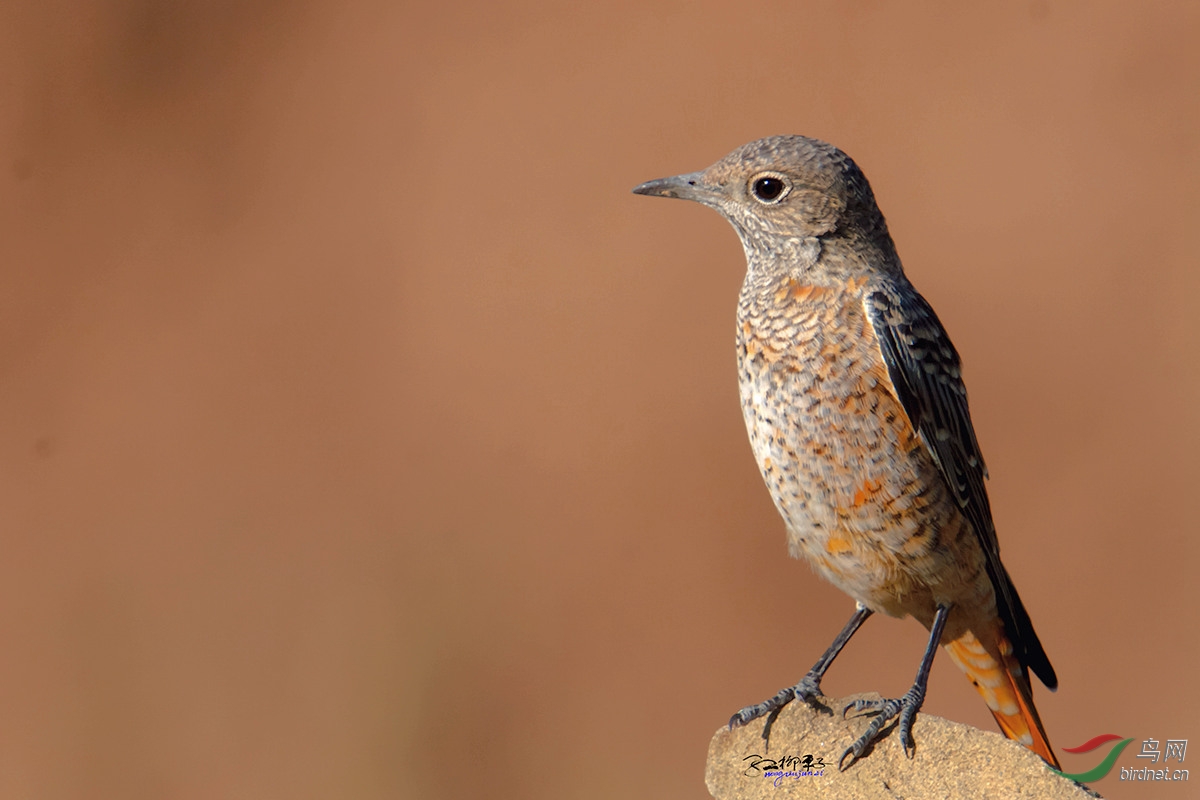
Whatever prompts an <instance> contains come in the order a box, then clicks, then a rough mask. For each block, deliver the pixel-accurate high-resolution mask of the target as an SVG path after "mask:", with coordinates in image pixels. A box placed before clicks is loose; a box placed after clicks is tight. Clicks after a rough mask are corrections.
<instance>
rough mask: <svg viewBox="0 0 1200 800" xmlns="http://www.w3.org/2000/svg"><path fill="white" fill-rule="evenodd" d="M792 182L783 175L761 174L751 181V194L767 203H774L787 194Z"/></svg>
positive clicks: (761, 201) (759, 200)
mask: <svg viewBox="0 0 1200 800" xmlns="http://www.w3.org/2000/svg"><path fill="white" fill-rule="evenodd" d="M789 188H791V186H790V182H789V181H788V180H787V179H785V178H784V177H783V176H782V175H759V176H758V177H757V178H754V179H753V180H751V181H750V194H752V195H753V196H754V199H755V200H757V201H758V202H760V203H765V204H766V205H773V204H775V203H778V202H780V201H781V200H783V198H784V197H786V196H787V193H788V189H789Z"/></svg>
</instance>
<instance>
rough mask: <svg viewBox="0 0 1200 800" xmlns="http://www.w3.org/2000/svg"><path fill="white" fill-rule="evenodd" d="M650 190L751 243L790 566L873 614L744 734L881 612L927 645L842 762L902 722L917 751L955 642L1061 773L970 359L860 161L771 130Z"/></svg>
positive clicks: (1051, 682)
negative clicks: (1003, 530) (905, 253)
mask: <svg viewBox="0 0 1200 800" xmlns="http://www.w3.org/2000/svg"><path fill="white" fill-rule="evenodd" d="M633 191H634V192H635V193H637V194H644V195H652V196H659V197H678V198H683V199H686V200H695V201H696V202H699V203H702V204H704V205H706V206H709V207H711V208H714V209H716V210H717V211H718V212H720V213H721V215H722V216H724V217H725V219H727V220H728V221H729V222H730V224H732V225H733V227H734V229H735V230H736V231H737V233H738V236H739V237H740V238H741V240H742V247H743V248H744V249H745V251H746V280H745V282H744V283H743V285H742V292H741V297H740V298H739V300H738V311H737V364H738V380H739V384H740V388H741V400H742V412H743V414H744V415H745V419H746V429H747V431H748V432H749V434H750V445H751V448H752V449H753V451H754V457H755V459H756V460H757V462H758V466H759V468H760V470H761V471H762V476H763V480H765V481H766V484H767V488H768V489H769V490H770V493H771V497H772V499H773V500H774V501H775V507H776V508H777V509H779V513H780V514H781V515H782V516H783V519H784V522H785V523H786V526H787V535H788V546H789V549H790V552H791V554H792V555H793V556H796V557H800V556H803V557H804V558H805V559H807V560H808V562H809V563H810V564H811V565H812V566H813V568H814V569H815V570H816V572H817V573H818V574H820V575H821V576H822V577H824V578H826V579H827V580H829V581H830V582H832V583H833V584H834V585H835V586H837V587H838V588H840V589H841V590H842V591H844V592H846V593H847V594H848V595H850V596H851V597H852V598H854V600H855V601H856V610H855V612H854V615H853V616H852V617H851V618H850V621H849V622H848V623H847V624H846V627H845V628H844V629H843V630H842V632H841V633H840V634H839V635H838V637H837V638H836V639H835V640H834V642H833V644H832V645H831V646H830V647H829V649H828V650H827V651H826V652H825V654H824V655H823V656H821V658H820V660H818V661H817V663H816V664H815V665H814V666H813V668H812V669H811V670H809V672H808V673H807V674H806V675H805V676H804V678H803V679H802V680H801V681H800V682H799V683H798V684H796V685H795V686H790V687H787V688H785V689H783V690H782V691H780V692H779V693H778V694H777V695H775V696H774V697H772V698H771V699H769V700H767V701H765V702H763V703H759V704H757V705H753V706H749V707H747V708H744V709H742V710H741V711H739V712H738V713H737V714H735V715H734V716H733V719H731V720H730V725H731V726H734V725H744V724H746V723H748V722H750V721H751V720H753V719H756V718H759V717H762V716H766V717H767V720H766V722H765V724H764V728H763V736H764V738H766V737H767V736H768V735H769V732H770V726H771V724H772V723H773V722H774V720H775V717H776V716H778V714H779V712H780V710H782V708H783V707H784V706H785V705H786V704H787V703H789V702H791V701H792V700H793V699H794V698H800V699H802V700H804V701H811V700H813V699H815V698H817V697H819V696H821V691H820V683H821V678H822V677H823V676H824V674H825V671H826V670H827V669H828V668H829V665H830V664H831V663H832V662H833V660H834V658H836V657H837V654H838V653H839V652H840V651H841V649H842V647H844V646H845V644H846V642H847V641H849V639H850V637H851V636H853V634H854V632H855V631H857V630H858V628H859V626H860V625H862V623H863V622H864V621H865V620H866V619H867V617H869V616H871V614H873V613H874V612H876V611H879V612H883V613H885V614H888V615H889V616H893V617H901V618H903V617H905V616H912V617H914V618H915V619H917V620H918V621H919V622H920V623H921V624H922V625H924V626H925V627H926V628H927V629H928V630H929V631H930V637H929V644H928V646H927V647H926V650H925V654H924V656H923V658H922V660H921V663H920V666H919V669H918V671H917V677H916V680H915V682H914V683H913V686H912V688H911V689H910V690H909V691H908V692H907V693H906V694H905V695H904V696H903V697H900V698H896V699H891V700H878V701H858V702H857V703H855V704H852V705H851V706H847V708H846V709H843V713H845V712H847V711H849V710H850V709H854V710H855V711H858V712H868V711H873V712H876V713H877V715H876V717H875V718H874V719H873V720H872V722H871V724H870V725H869V726H868V728H867V730H866V732H865V733H863V735H862V736H861V737H860V738H859V739H858V740H857V741H855V742H854V743H853V744H852V745H851V746H850V747H849V748H848V749H847V750H846V751H845V753H843V754H842V757H841V758H840V759H839V762H838V763H839V766H841V767H843V768H844V767H846V766H849V764H852V763H853V762H854V761H855V760H856V759H858V758H859V757H860V756H861V755H862V754H863V752H864V751H865V749H866V748H867V746H868V745H869V744H870V743H871V741H872V740H873V739H874V738H875V737H876V736H877V735H878V734H879V731H880V730H881V729H882V728H883V726H884V725H885V724H887V722H888V721H889V720H891V719H893V718H895V717H896V716H897V715H899V718H900V719H899V726H898V728H899V734H900V742H901V745H902V746H903V747H904V749H905V752H906V753H909V754H910V755H911V750H912V748H913V743H912V734H911V730H912V723H913V719H914V718H915V716H916V713H917V710H918V709H919V708H920V707H921V703H922V702H923V700H924V698H925V688H926V684H927V682H928V678H929V669H930V666H931V664H932V662H933V656H934V653H935V652H936V650H937V647H938V645H939V644H940V645H941V646H942V647H944V648H945V649H946V651H947V653H949V655H950V657H951V659H953V661H954V662H955V663H956V664H958V666H959V667H960V668H961V669H962V670H963V672H965V673H966V674H967V677H969V678H970V679H971V683H973V684H974V685H975V688H976V689H977V690H978V691H979V694H980V695H982V696H983V699H984V700H985V701H986V702H987V705H988V708H989V709H991V712H992V715H993V716H995V718H996V721H997V722H998V723H999V725H1000V729H1001V730H1002V731H1003V732H1004V735H1005V736H1007V737H1008V738H1010V739H1015V740H1016V741H1018V742H1020V743H1021V744H1023V745H1025V746H1026V747H1028V748H1029V749H1030V750H1032V751H1033V752H1035V753H1037V754H1038V755H1039V756H1041V757H1042V758H1043V759H1045V760H1046V762H1048V763H1049V764H1051V765H1052V766H1054V767H1057V766H1058V761H1057V760H1056V759H1055V757H1054V751H1053V750H1052V749H1051V747H1050V742H1049V740H1048V739H1047V737H1046V732H1045V730H1044V729H1043V727H1042V723H1041V720H1040V719H1039V718H1038V713H1037V709H1036V708H1035V707H1034V704H1033V695H1032V690H1031V687H1030V679H1029V675H1028V673H1027V670H1031V671H1032V672H1034V673H1035V674H1036V675H1037V676H1038V678H1040V679H1041V681H1042V683H1044V684H1045V685H1046V686H1047V687H1048V688H1050V689H1051V690H1053V689H1055V688H1056V687H1057V685H1058V679H1057V678H1056V677H1055V675H1054V668H1053V667H1052V666H1051V665H1050V661H1049V659H1048V658H1047V657H1046V652H1045V650H1043V649H1042V644H1041V642H1040V641H1038V637H1037V634H1036V633H1035V632H1034V630H1033V625H1032V623H1031V622H1030V620H1029V614H1028V613H1027V612H1026V611H1025V607H1024V605H1023V604H1022V603H1021V598H1020V597H1019V596H1018V595H1017V590H1016V588H1015V587H1014V586H1013V583H1012V579H1011V578H1009V576H1008V572H1007V570H1005V568H1004V564H1002V563H1001V561H1000V548H999V545H998V543H997V541H996V530H995V527H994V525H993V522H992V512H991V507H990V506H989V504H988V496H987V491H986V489H985V488H984V478H985V477H986V476H987V471H986V468H985V467H984V463H983V457H982V456H981V455H980V452H979V445H978V443H977V442H976V441H975V430H974V428H973V427H972V425H971V415H970V413H969V411H968V409H967V392H966V388H965V387H964V385H963V381H962V374H961V372H960V366H959V357H958V353H957V352H956V351H955V349H954V346H953V345H952V344H951V343H950V339H949V337H948V336H947V335H946V331H945V330H944V329H943V328H942V324H941V322H939V321H938V318H937V315H935V314H934V313H933V309H932V308H930V306H929V303H927V302H926V301H925V299H924V298H923V297H921V295H920V294H918V293H917V290H916V289H914V288H913V286H912V284H911V283H909V281H908V278H907V277H905V275H904V270H903V269H902V267H901V266H900V258H899V256H898V255H897V254H896V248H895V245H893V243H892V238H891V236H890V234H889V233H888V229H887V224H886V223H885V222H884V219H883V215H882V214H881V213H880V212H879V208H878V207H877V206H876V204H875V197H874V195H873V194H872V192H871V187H870V185H869V184H868V183H867V179H866V177H865V176H864V175H863V173H862V171H861V170H860V169H859V168H858V165H856V164H855V163H854V162H853V161H852V160H851V159H850V157H849V156H847V155H846V154H845V153H843V152H842V151H841V150H838V149H837V148H836V147H833V146H832V145H829V144H826V143H825V142H822V141H818V140H816V139H809V138H806V137H803V136H773V137H770V138H767V139H761V140H759V141H756V142H751V143H750V144H747V145H744V146H743V147H739V148H738V149H737V150H734V151H733V152H732V153H730V154H729V155H728V156H726V157H725V158H723V159H721V160H720V161H718V162H717V163H715V164H713V165H712V166H711V167H709V168H708V169H706V170H704V171H702V172H694V173H690V174H687V175H678V176H676V177H673V178H664V179H662V180H656V181H649V182H648V183H643V184H642V185H641V186H638V187H637V188H636V189H634V190H633ZM847 759H849V760H847Z"/></svg>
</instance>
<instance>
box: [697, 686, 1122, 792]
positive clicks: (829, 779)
mask: <svg viewBox="0 0 1200 800" xmlns="http://www.w3.org/2000/svg"><path fill="white" fill-rule="evenodd" d="M859 697H865V698H876V697H878V695H875V694H865V695H851V696H850V697H846V698H840V699H836V698H832V697H824V698H821V700H820V701H819V702H820V705H818V706H814V705H810V704H806V703H798V702H793V703H789V704H788V705H787V706H786V707H785V708H784V710H783V713H781V714H780V715H779V718H778V719H777V720H775V724H774V726H772V728H771V739H770V748H769V751H768V749H767V747H766V745H765V743H764V742H763V739H762V730H763V723H762V722H761V721H755V722H752V723H751V724H750V725H748V726H746V727H742V728H735V729H733V730H730V729H729V728H727V727H724V726H723V727H722V728H721V729H720V730H718V731H717V733H716V735H715V736H713V739H712V743H711V744H710V745H709V747H708V765H707V767H706V769H705V776H704V779H705V783H707V784H708V791H709V793H711V794H712V796H713V797H714V798H716V800H752V799H753V798H779V797H789V798H807V797H811V798H820V800H841V799H842V798H845V800H876V798H878V800H898V799H899V798H904V800H922V798H929V799H930V800H945V798H972V800H975V798H979V799H980V800H992V799H994V800H1022V799H1023V798H1028V799H1029V800H1089V799H1090V798H1096V797H1099V796H1100V795H1098V794H1095V793H1094V792H1092V791H1090V790H1089V789H1087V788H1085V787H1083V786H1081V785H1080V784H1077V783H1075V782H1073V781H1071V780H1068V779H1067V778H1064V777H1062V776H1061V775H1057V774H1055V773H1054V772H1052V771H1051V770H1050V768H1049V767H1047V766H1046V764H1045V762H1043V761H1042V760H1041V759H1040V758H1038V757H1037V756H1036V755H1034V754H1033V753H1031V752H1030V751H1028V750H1026V749H1025V748H1024V747H1021V746H1020V745H1019V744H1017V743H1016V742H1012V741H1009V740H1008V739H1006V738H1004V737H1003V736H1001V735H1000V734H999V733H991V732H988V731H981V730H978V729H976V728H972V727H970V726H968V725H962V724H960V723H957V722H951V721H950V720H946V719H942V718H940V717H935V716H932V715H930V714H925V713H919V714H918V715H917V718H916V721H915V722H914V723H913V739H914V740H915V742H916V752H915V753H914V755H913V758H908V757H907V756H906V755H905V754H904V751H903V748H901V747H900V737H899V734H898V733H897V732H896V729H895V728H896V725H895V722H894V721H893V722H891V723H889V724H888V726H887V727H885V728H884V734H883V737H882V738H881V739H877V740H876V741H875V742H874V744H873V745H872V746H871V747H870V748H868V750H867V752H866V753H865V754H864V755H863V757H862V758H860V759H859V760H858V761H856V762H854V763H853V764H851V765H850V766H849V767H848V768H847V769H846V771H845V772H841V771H839V770H838V766H837V762H838V758H840V757H841V755H842V753H843V752H845V750H846V748H847V747H849V746H850V743H851V742H853V741H854V740H855V739H856V738H857V737H858V736H859V735H861V734H862V732H863V731H864V730H865V729H866V727H867V725H869V724H870V722H871V716H869V715H864V716H854V715H853V712H852V713H851V716H850V717H849V718H848V719H843V718H842V709H843V708H845V707H846V706H847V705H849V704H851V703H853V702H854V701H855V700H856V699H858V698H859ZM810 757H811V758H810ZM768 773H774V774H770V775H768ZM779 773H783V774H782V775H781V774H779ZM788 773H792V774H790V775H789V774H788ZM805 773H811V774H805Z"/></svg>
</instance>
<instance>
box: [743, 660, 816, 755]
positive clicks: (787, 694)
mask: <svg viewBox="0 0 1200 800" xmlns="http://www.w3.org/2000/svg"><path fill="white" fill-rule="evenodd" d="M818 697H822V694H821V679H820V678H818V677H816V676H815V675H813V673H811V672H810V673H808V674H807V675H805V676H804V678H803V679H801V681H800V682H799V683H797V684H796V685H795V686H788V687H787V688H785V689H780V690H779V693H778V694H776V695H775V696H774V697H772V698H770V699H769V700H764V701H763V702H761V703H756V704H755V705H752V706H746V707H745V708H743V709H742V710H741V711H739V712H737V713H736V714H734V715H733V716H732V717H730V718H729V727H730V728H737V727H739V726H741V725H745V724H747V723H749V722H752V721H753V720H756V719H758V718H759V717H763V716H765V717H766V718H767V722H766V724H765V725H763V733H762V737H763V740H764V741H765V740H767V739H769V738H770V735H771V726H772V725H773V724H775V718H776V717H778V716H779V712H781V711H783V707H784V706H786V705H787V704H788V703H790V702H792V701H793V700H796V699H799V700H802V701H804V702H806V703H807V702H810V701H812V700H815V699H816V698H818Z"/></svg>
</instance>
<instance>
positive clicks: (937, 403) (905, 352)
mask: <svg viewBox="0 0 1200 800" xmlns="http://www.w3.org/2000/svg"><path fill="white" fill-rule="evenodd" d="M864 306H865V308H866V312H867V318H868V319H869V320H870V321H871V325H872V327H873V328H874V330H875V335H876V338H877V339H878V341H879V347H880V350H881V352H882V354H883V360H884V362H885V363H886V364H887V369H888V376H889V377H890V378H891V380H892V384H893V385H894V387H895V390H896V394H897V396H898V397H899V399H900V403H901V405H903V406H904V410H905V412H906V413H907V414H908V418H909V420H910V421H911V422H912V424H913V427H914V428H915V429H916V430H917V432H918V433H919V434H920V436H921V441H922V442H924V444H925V447H926V448H927V449H928V450H929V453H930V455H932V456H933V460H934V462H935V463H936V464H937V467H938V470H939V471H940V472H941V474H942V477H943V478H944V479H945V481H946V484H947V485H948V486H949V488H950V492H951V494H952V496H953V497H954V498H955V500H957V501H958V505H959V508H961V509H962V511H963V513H964V514H965V515H966V517H967V519H968V520H969V521H970V523H971V527H972V529H973V530H974V531H975V536H976V537H977V538H978V539H979V544H980V546H981V547H982V548H983V552H984V554H985V555H986V565H987V573H988V577H990V578H991V580H992V585H993V587H994V588H995V590H996V605H997V611H998V612H999V613H1000V618H1001V620H1003V622H1004V625H1005V629H1006V631H1007V632H1008V634H1009V638H1010V639H1011V640H1012V642H1013V647H1014V648H1015V649H1016V651H1017V656H1018V658H1019V659H1020V661H1021V663H1023V664H1025V665H1026V666H1027V667H1029V668H1030V669H1032V670H1033V671H1034V672H1035V673H1036V674H1037V676H1038V677H1039V678H1041V680H1042V683H1044V684H1045V685H1046V686H1047V687H1049V688H1051V689H1053V688H1054V687H1055V686H1057V685H1058V680H1057V678H1056V677H1055V675H1054V668H1053V667H1052V666H1051V665H1050V660H1049V659H1048V658H1047V657H1046V652H1045V650H1043V649H1042V645H1041V642H1039V641H1038V638H1037V634H1036V633H1035V632H1034V630H1033V625H1032V623H1031V622H1030V620H1029V615H1028V614H1027V613H1026V611H1025V608H1024V605H1023V604H1022V603H1021V598H1020V597H1019V596H1018V595H1017V591H1016V588H1015V587H1014V586H1013V585H1012V579H1011V578H1009V577H1008V572H1007V571H1006V570H1005V569H1004V565H1003V564H1002V563H1001V562H1000V545H999V543H998V542H997V541H996V528H995V524H994V523H993V522H992V509H991V505H990V504H989V503H988V496H987V489H986V488H985V487H984V483H983V482H984V479H985V478H986V477H987V467H985V466H984V463H983V455H982V454H981V453H980V452H979V443H978V442H977V441H976V440H975V428H974V426H972V425H971V413H970V411H969V410H968V408H967V388H966V386H965V385H964V384H963V381H962V374H961V372H960V362H959V358H958V353H957V352H956V351H955V349H954V345H953V344H951V343H950V337H949V336H948V335H947V334H946V331H945V329H944V328H943V327H942V323H941V322H940V321H939V320H938V318H937V315H936V314H934V312H933V309H932V308H931V307H930V306H929V303H927V302H925V298H923V297H921V295H920V294H918V293H917V290H916V289H914V288H913V287H912V285H911V284H909V283H908V282H907V281H903V282H902V283H901V282H896V283H889V284H888V285H885V286H883V287H881V288H879V289H877V290H875V291H873V292H871V293H869V294H868V295H867V296H866V298H865V300H864Z"/></svg>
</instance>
